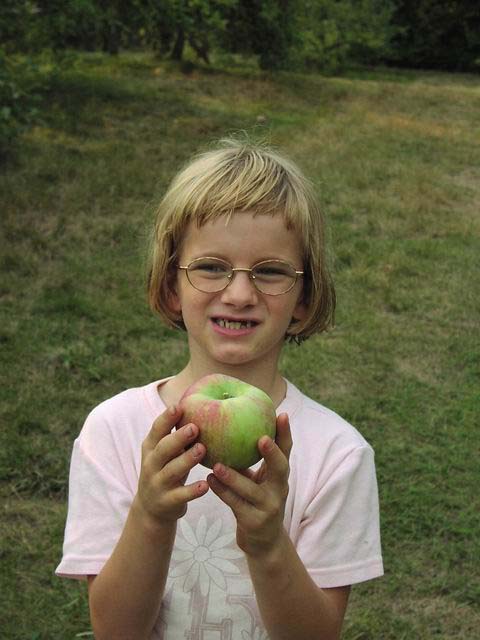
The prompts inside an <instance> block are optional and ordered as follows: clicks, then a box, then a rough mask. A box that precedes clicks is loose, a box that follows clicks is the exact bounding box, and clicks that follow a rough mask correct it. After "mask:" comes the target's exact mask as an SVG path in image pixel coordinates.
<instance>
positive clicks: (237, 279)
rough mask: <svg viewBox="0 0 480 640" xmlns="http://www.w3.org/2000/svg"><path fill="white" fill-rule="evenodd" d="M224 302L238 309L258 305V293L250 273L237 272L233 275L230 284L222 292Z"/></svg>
mask: <svg viewBox="0 0 480 640" xmlns="http://www.w3.org/2000/svg"><path fill="white" fill-rule="evenodd" d="M222 301H223V302H225V304H231V305H234V306H236V307H244V306H247V305H252V304H256V303H257V301H258V291H257V289H256V288H255V285H254V284H253V281H252V279H251V278H250V274H249V273H248V272H245V271H235V272H234V273H233V276H232V279H231V280H230V284H229V285H228V287H226V288H225V289H224V290H223V291H222Z"/></svg>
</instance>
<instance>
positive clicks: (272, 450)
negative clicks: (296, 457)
mask: <svg viewBox="0 0 480 640" xmlns="http://www.w3.org/2000/svg"><path fill="white" fill-rule="evenodd" d="M258 448H259V450H260V452H261V454H262V455H263V458H264V460H265V467H266V478H267V482H273V483H274V484H275V485H277V486H282V487H283V486H284V485H286V480H287V479H288V472H289V465H288V458H287V456H286V455H285V453H284V452H283V451H282V449H280V447H279V445H278V444H277V443H276V442H275V441H274V440H272V439H271V438H269V437H268V436H264V437H263V438H260V441H259V443H258Z"/></svg>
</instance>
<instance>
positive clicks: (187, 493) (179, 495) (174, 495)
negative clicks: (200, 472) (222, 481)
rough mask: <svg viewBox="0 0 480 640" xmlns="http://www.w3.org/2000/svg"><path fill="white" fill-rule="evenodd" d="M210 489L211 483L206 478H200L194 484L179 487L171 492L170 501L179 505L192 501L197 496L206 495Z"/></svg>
mask: <svg viewBox="0 0 480 640" xmlns="http://www.w3.org/2000/svg"><path fill="white" fill-rule="evenodd" d="M208 489H209V484H208V482H207V481H206V480H199V481H198V482H194V483H192V484H188V485H185V486H183V485H182V486H180V487H177V488H176V489H173V490H172V491H170V493H169V498H168V499H169V501H170V503H171V506H177V505H181V504H185V503H186V502H191V501H192V500H195V498H200V497H201V496H203V495H205V494H206V493H207V491H208Z"/></svg>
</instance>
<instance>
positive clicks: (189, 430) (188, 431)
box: [187, 425, 193, 438]
mask: <svg viewBox="0 0 480 640" xmlns="http://www.w3.org/2000/svg"><path fill="white" fill-rule="evenodd" d="M187 436H188V437H189V438H191V437H192V436H193V427H192V425H189V426H188V427H187Z"/></svg>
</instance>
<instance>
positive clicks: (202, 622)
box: [156, 514, 268, 640]
mask: <svg viewBox="0 0 480 640" xmlns="http://www.w3.org/2000/svg"><path fill="white" fill-rule="evenodd" d="M224 531H228V533H224ZM179 625H180V626H179ZM156 633H157V634H158V637H160V638H162V640H171V639H173V638H175V639H177V638H186V639H187V640H268V636H267V634H266V632H265V629H264V627H263V625H262V623H261V620H260V617H259V614H258V609H257V606H256V602H255V597H254V592H253V586H252V583H251V580H250V576H249V574H248V568H247V563H246V560H245V557H244V554H243V553H242V552H241V551H240V549H239V548H238V547H237V545H236V541H235V532H234V531H233V532H232V527H231V525H230V524H229V525H228V526H227V525H226V523H224V522H223V521H222V519H221V518H218V517H214V518H212V520H211V521H210V522H209V521H208V519H207V517H206V516H205V515H204V514H202V515H201V516H200V517H199V518H198V520H197V522H196V524H195V523H193V524H192V519H191V518H190V519H189V520H187V519H186V518H182V519H181V520H180V521H179V527H178V531H177V536H176V539H175V546H174V550H173V553H172V560H171V563H170V572H169V576H168V580H167V585H166V589H165V596H164V600H163V605H162V611H161V617H160V620H159V624H158V626H157V629H156Z"/></svg>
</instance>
